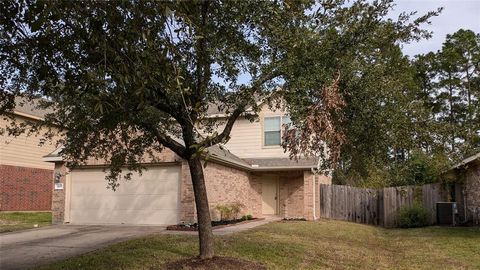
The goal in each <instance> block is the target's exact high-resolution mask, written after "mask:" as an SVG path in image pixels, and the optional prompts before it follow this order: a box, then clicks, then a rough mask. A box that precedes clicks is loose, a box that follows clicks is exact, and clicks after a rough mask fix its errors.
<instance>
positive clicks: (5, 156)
mask: <svg viewBox="0 0 480 270" xmlns="http://www.w3.org/2000/svg"><path fill="white" fill-rule="evenodd" d="M34 107H35V106H34V104H32V103H31V102H26V101H25V100H21V99H19V98H18V99H17V106H16V108H15V110H14V111H13V114H12V115H10V117H13V118H14V119H15V122H17V123H18V124H20V123H22V122H26V121H30V122H37V121H42V120H43V117H44V114H45V111H41V110H36V109H35V108H34ZM8 126H10V119H9V118H8V117H7V116H0V129H1V130H3V132H2V133H1V134H0V211H50V210H51V205H52V187H53V184H52V174H53V167H54V165H53V164H52V163H48V162H44V161H42V157H43V156H45V155H46V154H48V153H51V152H52V151H54V150H55V148H56V147H55V145H53V144H51V143H48V142H47V143H45V144H43V145H40V144H41V137H39V136H33V135H32V136H27V135H26V134H20V135H19V136H16V137H15V136H11V135H9V134H8V132H6V128H7V127H8Z"/></svg>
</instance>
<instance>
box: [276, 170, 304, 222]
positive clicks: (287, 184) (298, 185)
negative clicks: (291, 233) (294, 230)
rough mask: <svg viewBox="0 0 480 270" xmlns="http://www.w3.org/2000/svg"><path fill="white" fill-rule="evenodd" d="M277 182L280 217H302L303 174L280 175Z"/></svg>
mask: <svg viewBox="0 0 480 270" xmlns="http://www.w3.org/2000/svg"><path fill="white" fill-rule="evenodd" d="M279 182H280V183H279V187H280V188H279V200H280V209H279V214H280V216H282V217H292V218H293V217H303V210H304V209H303V204H304V202H303V193H304V190H303V173H302V172H293V173H292V172H290V173H289V172H285V173H282V174H280V175H279Z"/></svg>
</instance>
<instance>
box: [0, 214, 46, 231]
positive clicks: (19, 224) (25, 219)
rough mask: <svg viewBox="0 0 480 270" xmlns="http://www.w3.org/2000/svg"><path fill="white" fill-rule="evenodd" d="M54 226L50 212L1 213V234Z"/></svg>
mask: <svg viewBox="0 0 480 270" xmlns="http://www.w3.org/2000/svg"><path fill="white" fill-rule="evenodd" d="M35 224H37V225H38V227H41V226H47V225H50V224H52V213H50V212H0V233H4V232H13V231H18V230H26V229H32V228H34V225H35Z"/></svg>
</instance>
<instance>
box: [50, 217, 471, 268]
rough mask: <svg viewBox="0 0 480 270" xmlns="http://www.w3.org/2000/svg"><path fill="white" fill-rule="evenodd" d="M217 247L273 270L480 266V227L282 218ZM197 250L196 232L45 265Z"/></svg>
mask: <svg viewBox="0 0 480 270" xmlns="http://www.w3.org/2000/svg"><path fill="white" fill-rule="evenodd" d="M216 252H217V255H221V256H230V257H236V258H242V259H246V260H250V261H256V262H260V263H262V264H264V265H265V266H267V268H268V269H429V270H431V269H480V228H445V227H428V228H421V229H383V228H377V227H372V226H366V225H360V224H353V223H347V222H339V221H324V220H322V221H319V222H301V221H297V222H292V221H290V222H277V223H270V224H267V225H264V226H261V227H258V228H256V229H252V230H250V231H247V232H242V233H237V234H234V235H226V236H216ZM196 254H197V237H196V236H192V235H156V236H150V237H145V238H140V239H137V240H132V241H128V242H124V243H120V244H117V245H114V246H111V247H109V248H106V249H103V250H100V251H96V252H92V253H90V254H87V255H84V256H80V257H76V258H72V259H68V260H66V261H63V262H58V263H55V264H52V265H50V266H47V267H44V268H42V269H159V268H161V266H162V265H163V264H164V263H165V262H166V261H172V260H178V259H181V258H188V257H192V256H195V255H196ZM229 270H233V269H231V268H229Z"/></svg>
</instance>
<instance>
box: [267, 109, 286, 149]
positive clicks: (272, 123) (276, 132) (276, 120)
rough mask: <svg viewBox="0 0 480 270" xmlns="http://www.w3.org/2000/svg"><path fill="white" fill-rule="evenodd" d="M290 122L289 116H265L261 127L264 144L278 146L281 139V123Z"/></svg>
mask: <svg viewBox="0 0 480 270" xmlns="http://www.w3.org/2000/svg"><path fill="white" fill-rule="evenodd" d="M290 123H291V121H290V117H289V116H283V117H280V116H275V117H265V118H264V127H263V133H264V134H263V140H264V143H263V145H264V146H279V145H280V144H281V141H282V125H289V124H290Z"/></svg>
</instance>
